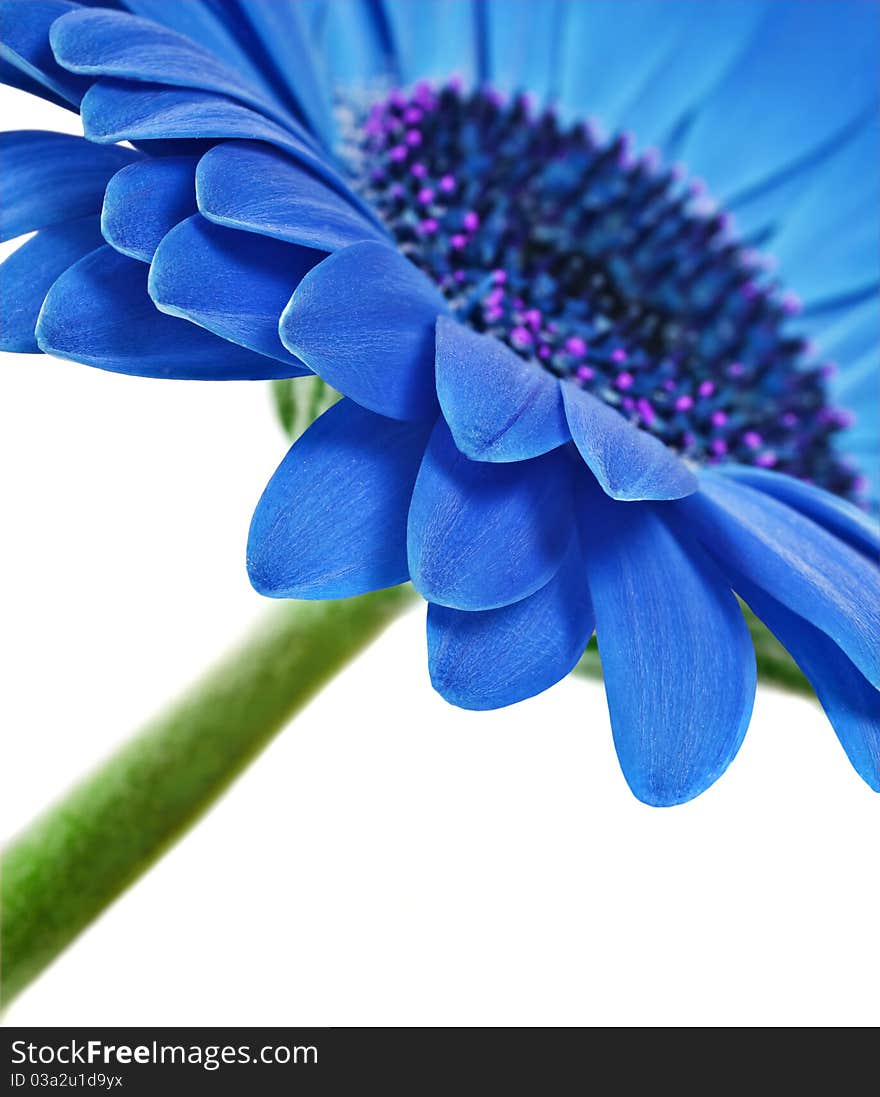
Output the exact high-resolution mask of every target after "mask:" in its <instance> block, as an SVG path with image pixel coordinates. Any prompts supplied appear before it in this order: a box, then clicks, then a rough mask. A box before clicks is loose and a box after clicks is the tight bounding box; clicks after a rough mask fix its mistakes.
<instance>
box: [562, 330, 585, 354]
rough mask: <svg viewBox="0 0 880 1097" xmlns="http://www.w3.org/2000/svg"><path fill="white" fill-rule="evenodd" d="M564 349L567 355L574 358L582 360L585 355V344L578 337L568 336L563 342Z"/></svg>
mask: <svg viewBox="0 0 880 1097" xmlns="http://www.w3.org/2000/svg"><path fill="white" fill-rule="evenodd" d="M565 349H566V350H567V351H568V353H569V354H573V355H574V356H575V358H583V356H584V355H585V354H586V353H587V344H586V343H585V342H584V340H583V339H581V337H580V336H579V335H569V337H568V338H567V339H566V340H565Z"/></svg>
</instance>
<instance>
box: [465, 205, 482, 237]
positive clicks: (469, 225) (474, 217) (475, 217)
mask: <svg viewBox="0 0 880 1097" xmlns="http://www.w3.org/2000/svg"><path fill="white" fill-rule="evenodd" d="M461 223H462V224H463V225H464V227H465V228H466V229H467V231H468V232H476V231H477V229H478V228H479V227H480V216H479V214H477V213H474V211H473V210H468V211H467V213H466V214H465V215H464V217H463V218H462V220H461Z"/></svg>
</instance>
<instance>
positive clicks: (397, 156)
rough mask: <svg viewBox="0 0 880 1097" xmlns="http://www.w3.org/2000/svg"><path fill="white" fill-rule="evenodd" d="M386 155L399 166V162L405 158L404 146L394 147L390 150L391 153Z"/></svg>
mask: <svg viewBox="0 0 880 1097" xmlns="http://www.w3.org/2000/svg"><path fill="white" fill-rule="evenodd" d="M388 155H389V157H390V158H391V159H392V160H393V161H394V162H395V164H399V163H400V162H401V160H405V159H406V157H407V151H406V146H405V145H395V146H394V148H392V149H391V151H390V152H389V153H388Z"/></svg>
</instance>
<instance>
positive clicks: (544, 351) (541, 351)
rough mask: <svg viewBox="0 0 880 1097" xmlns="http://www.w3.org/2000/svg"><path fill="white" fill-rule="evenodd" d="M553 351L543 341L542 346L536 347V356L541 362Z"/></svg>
mask: <svg viewBox="0 0 880 1097" xmlns="http://www.w3.org/2000/svg"><path fill="white" fill-rule="evenodd" d="M552 353H553V351H552V350H551V349H550V348H549V347H548V346H547V344H546V343H545V344H544V346H542V347H539V348H538V357H539V358H540V359H541V361H542V362H546V361H547V359H548V358H549V357H550V355H551V354H552Z"/></svg>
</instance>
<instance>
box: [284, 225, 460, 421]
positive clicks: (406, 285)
mask: <svg viewBox="0 0 880 1097" xmlns="http://www.w3.org/2000/svg"><path fill="white" fill-rule="evenodd" d="M448 311H449V309H448V308H447V305H446V302H445V301H444V300H443V297H442V295H441V294H440V291H439V290H438V289H437V288H436V287H435V285H434V283H433V282H432V281H431V280H430V279H429V278H428V277H427V275H425V274H422V272H421V271H420V270H418V269H417V268H416V267H414V266H413V264H412V263H410V262H409V261H408V260H406V259H404V258H403V256H402V255H401V254H400V253H399V252H398V251H396V250H395V249H394V248H391V247H386V246H385V245H384V244H376V243H363V244H352V246H351V247H348V248H343V249H342V250H341V251H337V252H335V253H334V254H333V255H331V256H330V258H329V259H325V260H324V262H323V263H320V264H319V265H318V266H317V267H315V269H314V270H313V271H311V272H310V273H309V274H307V275H306V277H305V278H304V279H303V280H302V282H301V283H300V286H299V289H298V290H297V291H296V293H294V295H293V297H292V298H291V300H290V304H289V305H288V306H287V308H286V309H285V310H284V314H283V315H282V317H281V328H280V331H281V341H282V343H284V345H285V346H286V347H287V349H288V350H289V351H291V353H293V354H295V355H296V356H297V357H298V358H301V359H302V360H303V361H304V362H305V363H306V364H307V365H308V366H310V367H311V368H312V369H313V370H314V371H315V373H317V374H319V375H320V376H321V377H323V378H324V380H325V381H326V382H327V383H328V384H329V385H332V386H333V388H335V389H338V390H339V391H340V392H343V393H345V395H346V396H350V397H351V398H352V400H356V401H357V403H359V404H361V405H362V406H363V407H365V408H369V409H370V410H371V411H375V412H378V413H379V414H380V415H388V416H390V417H391V418H392V419H415V418H420V417H426V416H433V415H434V413H435V412H436V407H437V401H436V394H435V391H434V325H435V323H436V320H437V317H438V315H441V314H442V313H447V312H448Z"/></svg>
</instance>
